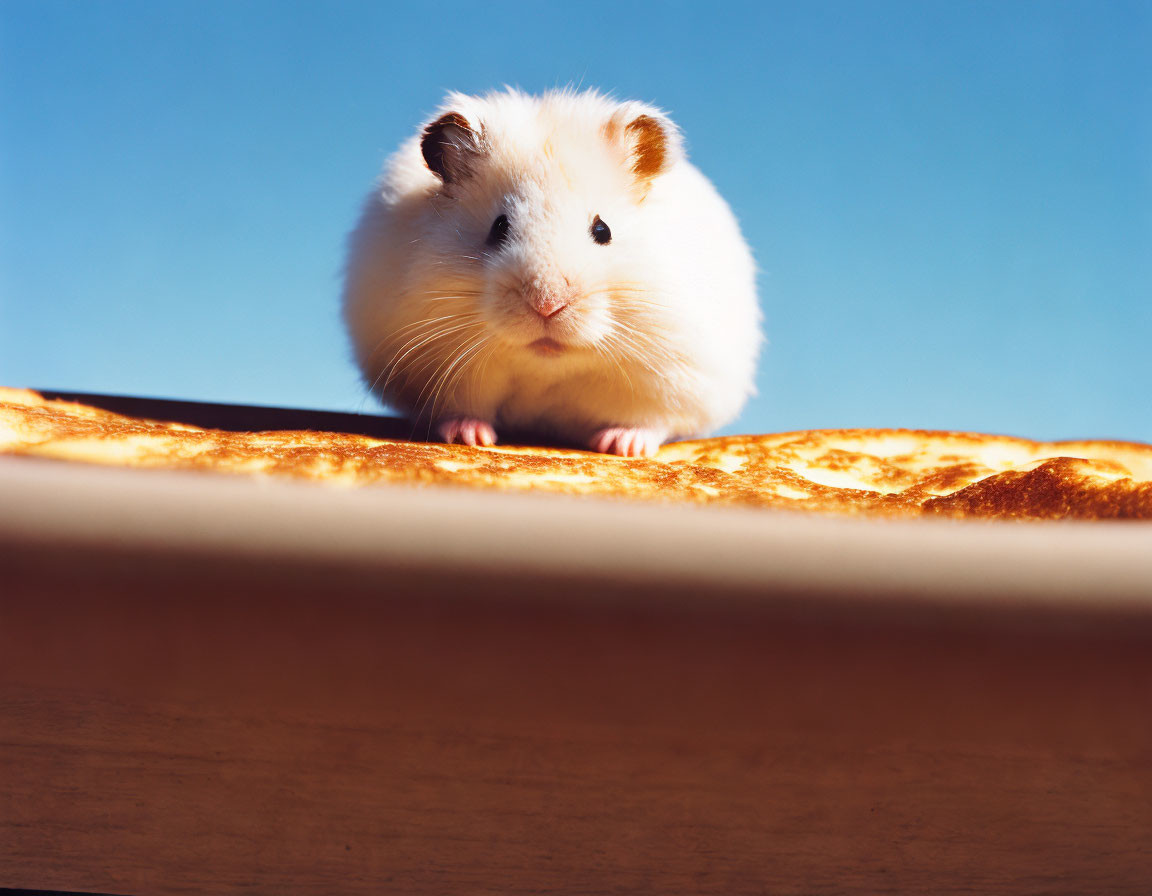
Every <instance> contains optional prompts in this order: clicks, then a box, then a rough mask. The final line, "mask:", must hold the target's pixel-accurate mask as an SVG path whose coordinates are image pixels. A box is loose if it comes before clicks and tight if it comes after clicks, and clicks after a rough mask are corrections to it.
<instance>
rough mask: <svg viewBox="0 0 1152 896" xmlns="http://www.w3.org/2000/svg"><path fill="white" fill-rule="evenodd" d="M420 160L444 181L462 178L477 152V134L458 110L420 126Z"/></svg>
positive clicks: (456, 180) (452, 182) (477, 156)
mask: <svg viewBox="0 0 1152 896" xmlns="http://www.w3.org/2000/svg"><path fill="white" fill-rule="evenodd" d="M420 152H421V153H422V154H423V155H424V164H426V165H427V166H428V168H429V170H430V171H431V172H432V173H433V174H435V175H436V176H437V177H438V178H440V180H442V181H444V183H446V184H454V183H459V182H460V181H462V180H464V178H466V177H467V176H468V175H469V173H470V172H471V171H472V169H473V167H474V166H475V163H476V160H477V159H478V158H479V156H480V135H479V134H478V133H477V132H476V130H475V129H474V128H473V127H472V125H471V124H469V123H468V119H467V118H465V117H464V116H463V115H461V114H460V113H459V112H447V113H445V114H444V115H441V116H440V117H439V118H437V119H436V120H435V121H434V122H432V123H431V124H430V125H428V126H427V127H426V128H424V135H423V136H422V137H421V138H420Z"/></svg>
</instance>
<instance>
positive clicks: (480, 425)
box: [436, 417, 496, 447]
mask: <svg viewBox="0 0 1152 896" xmlns="http://www.w3.org/2000/svg"><path fill="white" fill-rule="evenodd" d="M436 432H438V433H439V434H440V438H442V439H443V440H444V441H445V442H447V443H448V444H449V445H451V444H452V443H453V442H459V443H460V444H461V445H471V446H473V447H476V446H478V445H483V446H484V447H488V446H489V445H495V444H496V430H494V429H493V428H492V424H491V423H486V422H485V421H483V420H477V419H476V418H475V417H445V418H444V419H443V420H441V421H440V422H439V423H437V424H436Z"/></svg>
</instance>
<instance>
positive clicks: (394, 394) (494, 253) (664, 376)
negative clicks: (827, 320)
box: [344, 90, 761, 454]
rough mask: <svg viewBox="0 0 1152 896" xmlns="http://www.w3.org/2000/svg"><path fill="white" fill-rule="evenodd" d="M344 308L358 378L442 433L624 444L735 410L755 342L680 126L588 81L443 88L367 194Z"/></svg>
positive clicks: (738, 274) (748, 383) (729, 242)
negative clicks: (591, 88)
mask: <svg viewBox="0 0 1152 896" xmlns="http://www.w3.org/2000/svg"><path fill="white" fill-rule="evenodd" d="M501 217H503V219H504V223H503V224H501V223H500V222H498V220H497V219H499V218H501ZM609 231H610V238H609V240H608V241H607V242H603V241H602V240H603V237H604V235H605V233H606V232H609ZM344 316H345V320H346V323H347V326H348V330H349V333H350V335H351V339H352V343H353V346H354V348H355V352H356V357H357V360H358V362H359V364H360V367H361V369H362V370H363V373H364V376H365V379H366V381H367V383H368V384H369V387H370V389H371V390H372V391H373V392H374V393H375V394H377V395H379V396H380V397H381V398H382V400H383V401H385V402H386V403H388V404H390V405H392V406H394V407H396V408H398V409H400V410H402V411H404V412H406V413H408V414H409V415H411V416H412V417H414V418H416V419H422V420H427V421H429V423H430V424H435V425H436V427H437V429H438V431H439V432H440V434H441V436H442V437H444V438H446V439H448V440H449V441H454V440H455V441H464V442H468V443H470V444H491V442H492V441H494V440H495V433H496V431H497V430H498V429H500V428H504V427H507V428H513V429H518V430H524V429H528V430H538V431H544V432H548V433H551V434H553V435H554V436H556V437H559V438H561V439H564V440H567V441H572V442H575V443H580V444H585V445H588V446H590V447H593V448H596V449H598V450H607V451H614V452H616V453H619V454H639V453H650V452H651V451H654V450H655V448H657V447H658V446H659V444H660V443H661V442H662V441H664V440H665V439H667V438H669V437H673V436H681V437H684V436H692V435H699V434H703V433H705V432H707V431H710V430H712V429H714V428H716V427H718V426H721V425H723V424H724V423H727V422H729V421H731V420H732V419H733V418H734V417H735V416H736V415H737V414H738V413H739V411H740V409H741V408H742V406H743V405H744V403H745V401H746V400H747V398H748V396H749V395H750V394H751V393H752V391H753V380H754V373H755V365H756V357H757V354H758V350H759V345H760V341H761V336H760V313H759V309H758V305H757V301H756V288H755V267H754V263H753V260H752V256H751V253H750V251H749V249H748V247H747V244H746V243H745V241H744V239H743V237H742V236H741V234H740V230H739V227H738V225H737V223H736V220H735V218H734V217H733V215H732V213H731V211H730V209H729V208H728V205H727V204H726V203H725V202H724V200H723V199H722V198H721V197H720V196H719V194H718V193H717V192H716V190H715V189H714V188H713V187H712V185H711V183H709V181H708V180H707V179H706V178H705V177H704V176H703V175H702V174H701V173H700V172H699V171H698V170H697V169H696V168H695V167H694V166H693V165H692V164H691V163H690V162H689V161H688V160H687V158H686V157H685V155H684V152H683V149H682V146H681V141H680V137H679V132H678V131H677V129H676V127H675V125H673V124H672V123H671V121H669V120H668V119H667V117H666V116H664V114H663V113H661V112H660V111H659V110H656V109H653V108H652V107H650V106H646V105H644V104H640V103H632V102H625V103H621V102H616V101H614V100H610V99H608V98H606V97H604V96H601V95H599V94H596V93H591V92H588V93H573V92H569V91H559V92H554V93H549V94H545V95H542V96H539V97H537V96H529V95H526V94H523V93H520V92H517V91H512V90H509V91H506V92H501V93H496V94H490V95H487V96H483V97H471V96H464V95H460V94H453V95H450V96H449V97H448V99H447V101H446V103H445V105H444V107H443V108H442V109H441V111H440V112H439V113H437V116H436V118H434V119H433V120H432V121H431V122H430V123H429V124H428V125H426V126H425V128H424V129H423V130H422V132H421V134H419V135H417V136H416V137H414V138H412V139H410V140H408V141H407V142H406V143H404V144H403V145H402V146H401V148H400V150H399V151H398V152H397V153H396V154H395V155H394V156H393V157H392V158H391V159H390V160H389V162H388V163H387V165H386V167H385V170H384V173H383V175H382V177H381V180H380V182H379V184H378V185H377V188H376V189H374V190H373V192H372V193H371V194H370V195H369V197H368V198H367V201H366V202H365V204H364V208H363V212H362V214H361V217H360V221H359V223H358V225H357V226H356V229H355V230H354V231H353V233H352V235H351V238H350V245H349V254H348V263H347V272H346V281H345V289H344ZM613 433H615V435H613ZM628 434H631V436H629V435H628Z"/></svg>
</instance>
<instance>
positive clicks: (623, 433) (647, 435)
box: [588, 426, 668, 457]
mask: <svg viewBox="0 0 1152 896" xmlns="http://www.w3.org/2000/svg"><path fill="white" fill-rule="evenodd" d="M666 438H668V433H666V432H664V431H662V430H659V429H644V428H642V427H638V426H606V427H604V429H599V430H597V431H596V432H595V433H593V434H592V438H591V439H589V440H588V447H589V448H591V449H592V450H593V451H599V452H600V453H601V454H619V455H620V456H621V457H648V456H649V455H652V454H655V453H656V452H657V451H658V450H659V448H660V446H661V445H663V444H664V440H665V439H666Z"/></svg>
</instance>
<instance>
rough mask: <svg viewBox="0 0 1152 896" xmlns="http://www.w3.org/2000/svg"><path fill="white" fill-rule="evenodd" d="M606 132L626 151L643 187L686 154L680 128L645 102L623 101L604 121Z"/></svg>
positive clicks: (645, 187)
mask: <svg viewBox="0 0 1152 896" xmlns="http://www.w3.org/2000/svg"><path fill="white" fill-rule="evenodd" d="M604 135H605V136H606V137H607V138H608V141H609V142H610V143H613V144H615V145H617V146H619V147H620V148H621V149H622V150H623V151H624V154H625V156H626V157H627V159H628V163H629V167H630V168H631V170H632V174H633V175H634V176H635V178H636V182H637V184H638V185H639V186H640V187H641V188H642V189H644V190H646V189H647V187H648V185H649V184H650V183H651V182H652V180H653V179H654V178H656V177H659V176H660V175H661V174H663V173H664V172H666V171H667V170H668V169H669V168H671V167H672V166H673V165H674V164H675V163H676V162H677V161H678V160H679V159H681V158H682V157H683V156H684V142H683V139H682V138H681V136H680V129H679V128H678V127H676V125H675V124H673V123H672V120H671V119H670V118H669V117H668V116H667V115H665V114H664V113H663V112H661V111H660V110H658V109H654V108H652V107H651V106H646V105H644V104H643V103H625V104H623V105H622V106H621V107H620V109H619V110H618V111H617V112H616V114H614V115H613V116H612V118H611V119H609V121H608V124H607V125H605V127H604Z"/></svg>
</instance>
